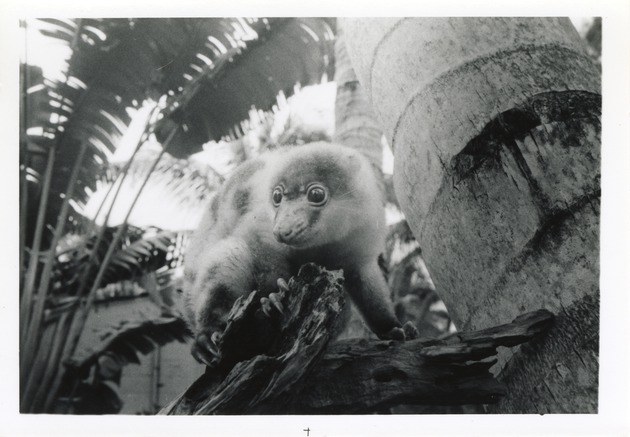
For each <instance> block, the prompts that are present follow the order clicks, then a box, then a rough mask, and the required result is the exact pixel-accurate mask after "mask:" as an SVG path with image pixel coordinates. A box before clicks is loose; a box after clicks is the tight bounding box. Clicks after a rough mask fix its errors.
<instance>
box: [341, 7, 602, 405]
mask: <svg viewBox="0 0 630 437" xmlns="http://www.w3.org/2000/svg"><path fill="white" fill-rule="evenodd" d="M341 25H342V27H343V29H344V32H345V34H346V38H347V44H348V52H349V54H350V58H351V60H352V62H353V65H354V67H355V70H356V73H357V75H358V77H359V79H360V80H361V82H362V84H363V86H364V88H365V90H366V92H367V94H368V96H369V98H370V100H371V101H372V102H373V103H374V109H375V111H376V113H377V115H378V117H379V118H380V120H381V122H382V124H383V126H384V130H385V134H386V136H388V138H389V140H390V144H391V145H392V148H393V151H394V156H395V167H394V184H395V188H396V194H397V196H398V200H399V202H400V205H401V208H402V210H403V212H404V213H405V215H406V217H407V220H408V221H409V224H410V226H411V229H412V230H413V232H414V234H415V235H416V237H417V239H418V241H419V242H420V244H421V246H422V248H423V253H424V255H425V258H426V261H427V264H428V266H429V269H430V271H431V275H432V277H433V280H434V282H435V284H436V287H437V289H438V292H439V293H440V296H441V297H442V299H443V300H444V302H445V303H446V305H447V308H448V310H449V313H450V314H451V316H452V318H453V320H454V322H455V323H456V325H457V327H458V329H463V330H471V329H480V328H483V327H488V326H494V325H498V324H500V323H503V322H505V321H507V320H511V319H512V318H514V317H515V316H516V315H517V314H519V313H522V312H525V311H531V310H535V309H538V308H541V307H543V308H546V309H548V310H550V311H552V312H554V313H556V314H558V315H559V318H558V324H557V327H556V328H554V330H553V332H552V333H551V335H550V336H549V337H546V338H545V339H544V340H542V341H541V342H539V343H537V344H536V346H535V347H533V348H532V347H528V348H522V349H521V350H520V351H519V352H518V354H517V356H515V357H510V354H506V356H505V357H503V359H502V360H501V362H500V366H498V368H497V369H495V371H496V372H501V378H502V379H503V380H504V381H505V382H506V383H507V385H508V395H507V396H506V398H505V399H504V400H503V401H502V402H501V403H500V404H498V405H497V407H496V408H494V409H493V411H494V412H501V413H507V412H521V413H552V412H558V413H560V412H562V413H564V412H572V413H585V412H589V413H593V412H596V411H597V386H598V378H597V374H598V361H597V357H598V348H599V345H598V320H599V288H598V281H599V256H598V255H599V202H600V164H599V163H600V114H601V109H600V99H601V97H600V75H599V72H598V70H597V67H596V66H595V65H594V64H593V62H592V60H591V59H590V58H589V57H588V56H587V55H586V53H585V50H584V47H583V43H582V41H581V40H580V38H579V36H578V34H577V32H576V31H575V29H574V28H573V26H572V25H571V23H570V22H569V20H568V19H556V18H426V19H406V18H392V19H343V20H341ZM508 361H510V363H509V365H507V366H506V365H505V364H506V363H507V362H508Z"/></svg>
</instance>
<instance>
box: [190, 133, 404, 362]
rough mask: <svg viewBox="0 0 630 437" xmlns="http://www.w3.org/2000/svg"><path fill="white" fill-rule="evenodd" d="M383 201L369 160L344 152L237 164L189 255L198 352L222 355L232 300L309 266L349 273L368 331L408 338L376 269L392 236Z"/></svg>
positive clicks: (319, 148)
mask: <svg viewBox="0 0 630 437" xmlns="http://www.w3.org/2000/svg"><path fill="white" fill-rule="evenodd" d="M313 184H315V185H313ZM274 190H275V191H274ZM309 190H311V192H310V193H309ZM278 193H280V195H279V194H278ZM322 193H323V194H324V196H322ZM274 196H275V198H274ZM278 198H281V199H280V202H277V204H276V205H274V200H278ZM309 198H310V199H311V200H313V199H314V200H316V201H318V202H315V204H313V202H309ZM322 198H324V201H323V203H321V204H318V203H320V202H319V201H321V200H322ZM383 204H384V202H383V198H382V190H381V189H380V188H379V185H378V182H377V178H376V177H375V173H374V170H373V168H372V166H371V165H370V163H369V162H368V161H367V160H366V159H365V158H364V157H363V156H362V155H361V154H360V153H359V152H357V151H355V150H353V149H350V148H347V147H344V146H340V145H336V144H328V143H312V144H308V145H304V146H295V147H289V148H284V149H280V150H277V151H273V152H269V153H266V154H263V155H261V156H260V157H258V158H256V159H253V160H250V161H247V162H245V163H244V164H242V165H241V166H240V167H238V169H237V170H236V171H235V172H234V174H233V175H232V176H231V177H230V179H229V180H228V181H227V182H226V183H225V184H224V185H223V187H222V189H221V190H220V191H219V192H218V193H217V194H216V196H215V197H214V198H213V199H212V201H211V203H210V207H209V209H208V211H207V213H206V215H205V217H204V218H203V219H202V222H201V224H200V226H199V228H198V230H197V231H196V233H195V234H194V235H193V237H192V242H191V245H190V247H189V249H188V251H187V254H186V262H185V295H186V301H187V305H186V307H187V316H188V319H189V323H190V326H191V328H192V330H193V332H194V333H195V343H194V345H193V355H195V357H196V358H197V359H199V360H200V361H203V362H206V363H209V362H211V361H212V357H213V355H215V354H216V350H215V348H214V346H213V344H212V343H211V342H209V341H208V340H210V339H214V338H215V337H213V335H214V336H216V335H217V334H216V333H220V332H221V331H222V330H223V329H224V327H225V322H226V316H227V314H228V312H229V310H230V308H231V307H232V305H233V303H234V301H235V300H236V298H238V297H239V296H242V295H244V294H247V293H249V292H251V291H252V290H254V289H258V290H260V291H262V293H263V294H264V295H269V294H272V293H274V292H276V291H277V290H278V285H277V284H278V279H279V278H287V279H288V278H289V277H291V276H293V275H295V274H296V273H297V270H298V269H299V267H300V266H301V265H302V264H304V263H306V262H314V263H316V264H319V265H321V266H323V267H326V268H328V269H343V271H344V277H345V282H344V286H345V288H346V291H347V292H348V294H349V295H350V297H351V299H352V301H353V302H354V304H355V305H356V307H357V308H358V309H359V311H360V312H361V314H362V316H363V318H364V320H365V321H366V323H367V325H368V326H369V327H370V329H371V330H372V331H374V332H375V333H376V334H377V335H378V336H379V337H381V338H395V339H404V333H403V331H402V329H401V327H400V323H399V322H398V320H397V319H396V317H395V315H394V312H393V308H392V303H391V301H390V299H389V290H388V288H387V285H386V283H385V280H384V278H383V275H382V273H381V271H380V269H379V267H378V265H377V258H378V255H379V253H381V252H382V250H383V249H384V243H385V234H386V227H385V213H384V208H383ZM272 296H273V295H272Z"/></svg>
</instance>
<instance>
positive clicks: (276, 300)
mask: <svg viewBox="0 0 630 437" xmlns="http://www.w3.org/2000/svg"><path fill="white" fill-rule="evenodd" d="M269 300H270V301H271V303H272V304H273V306H274V307H276V309H277V310H278V311H279V312H280V313H281V314H282V313H284V306H283V305H282V302H281V301H280V296H279V295H278V293H271V294H269Z"/></svg>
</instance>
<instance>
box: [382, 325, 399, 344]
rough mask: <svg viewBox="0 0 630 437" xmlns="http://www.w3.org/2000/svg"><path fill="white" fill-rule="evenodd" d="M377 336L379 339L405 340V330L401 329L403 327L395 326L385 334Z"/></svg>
mask: <svg viewBox="0 0 630 437" xmlns="http://www.w3.org/2000/svg"><path fill="white" fill-rule="evenodd" d="M378 338H380V339H381V340H397V341H405V331H403V328H399V327H395V328H392V329H391V330H389V331H388V332H386V333H385V334H378Z"/></svg>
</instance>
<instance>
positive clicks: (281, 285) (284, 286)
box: [277, 278, 289, 292]
mask: <svg viewBox="0 0 630 437" xmlns="http://www.w3.org/2000/svg"><path fill="white" fill-rule="evenodd" d="M277 283H278V289H279V290H280V291H284V292H287V291H289V284H288V283H287V281H285V280H284V279H282V278H278V281H277Z"/></svg>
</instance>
